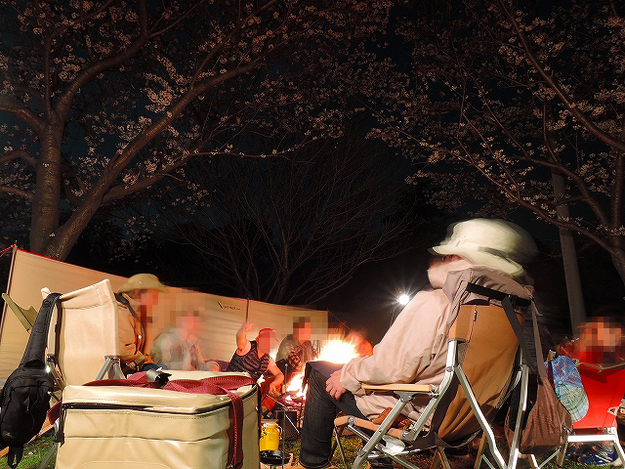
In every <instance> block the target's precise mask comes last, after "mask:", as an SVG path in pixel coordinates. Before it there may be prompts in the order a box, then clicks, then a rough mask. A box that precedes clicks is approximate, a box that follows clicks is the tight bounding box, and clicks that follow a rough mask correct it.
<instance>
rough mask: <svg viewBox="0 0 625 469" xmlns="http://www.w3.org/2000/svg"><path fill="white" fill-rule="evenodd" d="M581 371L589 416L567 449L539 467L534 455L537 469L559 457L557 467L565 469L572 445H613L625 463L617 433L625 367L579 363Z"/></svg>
mask: <svg viewBox="0 0 625 469" xmlns="http://www.w3.org/2000/svg"><path fill="white" fill-rule="evenodd" d="M577 369H578V371H579V374H580V376H581V378H582V384H583V385H584V390H585V391H586V395H587V396H588V404H589V405H588V412H587V413H586V415H585V416H584V418H582V419H581V420H579V421H577V422H573V432H572V433H570V434H569V435H568V437H567V440H566V441H565V443H564V445H563V447H561V448H559V449H558V450H557V451H556V452H554V453H553V454H551V455H550V456H549V457H548V458H546V459H545V460H543V461H541V463H540V464H538V463H537V461H536V458H535V457H534V455H531V457H530V463H531V465H532V466H533V467H534V468H538V467H542V466H544V465H545V464H546V463H548V462H549V461H550V460H552V459H553V458H554V457H556V456H557V460H556V465H557V466H558V467H562V463H563V462H564V458H565V457H566V450H567V447H568V445H569V444H570V443H603V442H608V441H609V442H611V443H613V444H614V448H615V450H616V454H617V455H618V457H619V458H620V460H621V462H622V463H623V462H625V452H623V447H622V446H621V443H620V441H619V437H618V434H617V430H616V429H617V427H616V414H617V411H618V408H619V405H620V404H621V399H622V398H623V395H624V394H625V363H620V364H618V365H611V366H610V365H608V366H602V365H597V364H591V363H579V365H578V368H577Z"/></svg>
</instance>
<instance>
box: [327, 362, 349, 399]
mask: <svg viewBox="0 0 625 469" xmlns="http://www.w3.org/2000/svg"><path fill="white" fill-rule="evenodd" d="M326 391H328V394H330V396H332V397H333V398H334V399H336V400H337V401H338V400H339V399H340V397H341V396H342V395H343V394H344V393H345V391H347V389H345V388H344V387H343V386H342V385H341V370H337V371H335V372H334V373H332V374H331V375H330V377H329V378H328V380H327V381H326Z"/></svg>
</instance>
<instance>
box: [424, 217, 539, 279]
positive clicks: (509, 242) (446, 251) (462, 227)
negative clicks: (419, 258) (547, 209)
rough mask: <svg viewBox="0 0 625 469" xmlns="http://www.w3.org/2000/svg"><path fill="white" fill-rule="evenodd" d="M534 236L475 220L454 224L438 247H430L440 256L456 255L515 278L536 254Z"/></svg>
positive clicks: (500, 222)
mask: <svg viewBox="0 0 625 469" xmlns="http://www.w3.org/2000/svg"><path fill="white" fill-rule="evenodd" d="M537 251H538V250H537V248H536V244H535V243H534V240H533V239H532V237H531V235H530V234H529V233H528V232H527V231H525V230H524V229H522V228H521V227H520V226H517V225H515V224H514V223H510V222H507V221H504V220H491V219H487V218H476V219H473V220H467V221H463V222H459V223H456V224H453V225H451V226H450V227H449V229H448V234H447V237H446V238H445V240H444V241H443V242H441V244H440V245H439V246H434V247H432V248H430V252H432V253H433V254H438V255H443V256H445V255H451V254H456V255H458V256H460V257H462V258H464V259H466V260H468V261H469V262H471V263H472V264H477V265H486V266H489V267H494V268H495V269H499V270H501V271H503V272H506V273H507V274H510V275H513V276H519V275H522V274H523V273H524V272H525V270H524V269H523V264H527V263H528V262H529V261H531V260H532V259H533V258H534V256H535V255H536V252H537Z"/></svg>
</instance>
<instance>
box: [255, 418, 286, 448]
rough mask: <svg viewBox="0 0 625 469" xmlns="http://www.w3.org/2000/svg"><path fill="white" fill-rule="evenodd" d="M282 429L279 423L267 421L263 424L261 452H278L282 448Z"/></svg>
mask: <svg viewBox="0 0 625 469" xmlns="http://www.w3.org/2000/svg"><path fill="white" fill-rule="evenodd" d="M281 436H282V428H280V426H279V425H278V422H276V421H272V420H267V421H265V422H264V423H263V425H262V427H261V431H260V450H261V451H264V450H266V449H270V450H277V449H278V448H279V447H280V437H281Z"/></svg>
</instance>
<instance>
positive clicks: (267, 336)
mask: <svg viewBox="0 0 625 469" xmlns="http://www.w3.org/2000/svg"><path fill="white" fill-rule="evenodd" d="M256 342H257V344H258V351H259V352H260V353H261V354H263V355H264V354H265V353H269V352H270V351H271V345H272V343H273V342H274V337H273V334H271V333H269V332H266V333H263V334H261V335H259V336H258V337H257V338H256Z"/></svg>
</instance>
